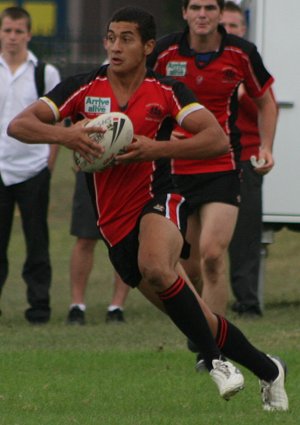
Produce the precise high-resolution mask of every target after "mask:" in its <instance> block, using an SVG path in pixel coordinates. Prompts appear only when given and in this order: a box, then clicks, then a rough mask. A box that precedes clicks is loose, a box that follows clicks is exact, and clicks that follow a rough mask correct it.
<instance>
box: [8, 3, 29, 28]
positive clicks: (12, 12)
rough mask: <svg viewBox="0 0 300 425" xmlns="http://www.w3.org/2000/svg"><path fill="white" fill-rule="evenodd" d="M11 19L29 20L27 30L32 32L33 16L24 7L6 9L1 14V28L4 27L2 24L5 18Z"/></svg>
mask: <svg viewBox="0 0 300 425" xmlns="http://www.w3.org/2000/svg"><path fill="white" fill-rule="evenodd" d="M7 17H8V18H10V19H12V20H13V21H16V20H18V19H26V20H27V29H28V31H31V16H30V15H29V13H28V12H27V10H25V9H23V7H17V6H15V7H8V8H6V9H4V10H3V11H2V12H1V14H0V27H1V26H2V22H3V19H4V18H7Z"/></svg>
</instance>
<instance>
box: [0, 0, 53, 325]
mask: <svg viewBox="0 0 300 425" xmlns="http://www.w3.org/2000/svg"><path fill="white" fill-rule="evenodd" d="M30 39H31V17H30V15H29V14H28V12H27V11H26V10H24V9H23V8H20V7H9V8H7V9H5V10H4V11H3V12H2V13H1V15H0V43H1V55H0V81H1V85H0V292H1V290H2V288H3V285H4V283H5V281H6V279H7V276H8V271H9V261H8V256H7V250H8V244H9V239H10V234H11V229H12V222H13V216H14V209H15V205H16V204H17V205H18V207H19V210H20V214H21V219H22V226H23V231H24V235H25V241H26V260H25V263H24V266H23V271H22V277H23V279H24V281H25V283H26V285H27V300H28V303H29V306H30V307H29V308H28V309H27V310H26V311H25V317H26V319H27V320H28V321H29V322H30V323H33V324H37V323H38V324H40V323H46V322H47V321H48V320H49V318H50V312H51V309H50V296H49V289H50V284H51V263H50V256H49V236H48V223H47V216H48V200H49V187H50V176H51V170H52V169H53V166H54V162H55V158H56V154H57V146H54V147H51V148H50V147H49V145H47V144H41V145H26V144H24V143H21V142H19V141H18V140H16V139H13V138H11V137H9V136H8V135H7V133H6V129H7V125H8V123H9V122H10V120H11V119H12V118H13V117H14V116H15V115H17V114H18V113H19V112H20V111H22V110H23V109H24V108H25V107H26V106H27V105H29V104H30V103H32V102H34V101H35V100H36V99H37V98H38V92H37V87H36V82H35V67H36V66H37V63H38V59H37V58H36V56H35V55H34V54H33V53H32V52H30V51H29V50H28V43H29V41H30ZM44 79H45V91H49V90H51V89H52V88H53V87H54V86H56V85H57V84H58V83H59V81H60V76H59V72H58V70H57V69H56V68H55V67H54V66H52V65H49V64H47V65H46V67H45V78H44Z"/></svg>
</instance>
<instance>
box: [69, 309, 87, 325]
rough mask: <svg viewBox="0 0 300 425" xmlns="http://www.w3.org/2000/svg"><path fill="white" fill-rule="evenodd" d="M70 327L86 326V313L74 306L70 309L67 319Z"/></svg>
mask: <svg viewBox="0 0 300 425" xmlns="http://www.w3.org/2000/svg"><path fill="white" fill-rule="evenodd" d="M67 323H68V325H85V317H84V311H83V310H81V309H80V308H79V307H78V306H76V305H75V306H74V307H72V308H71V309H70V311H69V314H68V317H67Z"/></svg>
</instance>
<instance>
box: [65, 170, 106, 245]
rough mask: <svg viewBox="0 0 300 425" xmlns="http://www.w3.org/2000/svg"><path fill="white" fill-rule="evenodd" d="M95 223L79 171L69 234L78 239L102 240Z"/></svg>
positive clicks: (92, 210)
mask: <svg viewBox="0 0 300 425" xmlns="http://www.w3.org/2000/svg"><path fill="white" fill-rule="evenodd" d="M96 223H97V217H96V212H95V211H94V208H93V204H92V201H91V198H90V194H89V191H88V186H87V183H86V179H85V174H84V173H83V172H82V171H79V172H78V173H76V181H75V191H74V195H73V205H72V218H71V228H70V233H71V235H73V236H77V237H78V238H86V239H102V237H101V234H100V232H99V230H98V228H97V224H96Z"/></svg>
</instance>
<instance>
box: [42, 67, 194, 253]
mask: <svg viewBox="0 0 300 425" xmlns="http://www.w3.org/2000/svg"><path fill="white" fill-rule="evenodd" d="M43 100H44V101H45V102H47V103H48V105H49V106H50V107H51V108H52V110H53V113H54V114H55V116H56V119H57V120H59V119H65V118H67V117H70V118H71V120H72V122H73V123H75V122H76V121H78V120H80V119H83V118H89V119H91V118H95V117H96V116H97V115H99V114H101V113H108V112H118V111H119V112H121V109H122V112H124V113H126V115H128V116H129V118H130V119H131V121H132V123H133V127H134V133H135V134H137V135H138V134H140V135H145V136H147V137H149V138H152V139H154V138H156V135H157V132H158V130H159V128H160V127H161V125H162V123H163V121H164V120H165V119H166V118H167V117H172V118H173V119H175V120H176V121H177V122H178V123H179V124H180V123H181V122H182V120H183V119H184V117H185V116H187V115H188V114H189V113H190V112H192V111H195V110H196V109H201V108H202V105H200V104H199V103H198V102H197V100H196V98H195V96H194V94H193V93H192V92H191V91H190V90H189V89H188V88H186V87H185V85H184V84H182V83H181V82H178V81H176V80H174V79H171V78H169V77H160V76H158V75H156V73H155V72H153V71H152V70H151V69H149V70H148V71H147V74H146V76H145V79H144V81H143V82H142V84H141V85H140V86H139V87H138V89H137V90H136V91H135V93H134V94H133V95H132V96H131V98H130V100H129V102H128V104H127V105H126V110H125V111H124V108H120V106H119V105H118V102H117V100H116V97H115V95H114V93H113V90H112V88H111V86H110V83H109V81H108V78H107V65H104V66H102V67H100V68H99V69H98V70H95V71H94V72H91V73H88V74H80V75H77V76H74V77H69V78H67V79H66V80H64V81H62V82H61V83H60V84H59V85H58V86H56V88H55V89H53V90H52V91H50V92H49V93H47V95H46V96H45V98H43ZM157 143H159V141H158V142H157ZM92 177H93V181H94V185H93V192H94V193H93V195H94V201H95V206H96V209H97V214H98V226H99V228H100V230H101V233H102V234H103V237H104V238H105V239H106V241H107V242H108V243H109V244H110V245H112V246H113V245H115V244H116V243H118V242H119V241H120V240H121V239H123V237H124V236H126V235H127V234H128V233H129V232H130V231H131V230H132V229H133V228H134V226H135V225H136V222H137V220H138V217H139V215H140V213H141V211H142V209H143V207H144V206H145V204H146V203H147V202H148V200H150V199H152V198H153V197H154V195H155V194H157V193H167V192H174V191H175V190H174V188H173V184H172V179H171V173H170V160H165V159H164V160H158V161H152V162H151V161H149V162H143V163H132V164H128V165H124V164H120V165H116V166H114V167H112V168H109V169H107V170H105V171H103V172H101V173H94V174H93V175H92Z"/></svg>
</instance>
